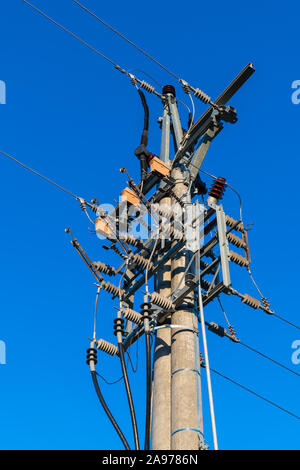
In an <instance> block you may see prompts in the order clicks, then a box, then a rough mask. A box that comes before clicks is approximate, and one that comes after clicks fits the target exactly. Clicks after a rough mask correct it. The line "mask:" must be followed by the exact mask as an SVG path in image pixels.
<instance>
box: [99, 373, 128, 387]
mask: <svg viewBox="0 0 300 470" xmlns="http://www.w3.org/2000/svg"><path fill="white" fill-rule="evenodd" d="M96 374H97V376H98V377H100V379H102V380H103V381H104V382H105V383H106V384H107V385H115V384H117V383H118V382H120V381H121V380H122V379H123V375H122V376H121V377H120V378H119V379H117V380H114V381H113V382H109V381H108V380H107V379H106V378H105V377H103V375H101V374H99V372H96Z"/></svg>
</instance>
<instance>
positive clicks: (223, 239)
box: [209, 203, 231, 288]
mask: <svg viewBox="0 0 300 470" xmlns="http://www.w3.org/2000/svg"><path fill="white" fill-rule="evenodd" d="M209 206H210V207H212V208H213V209H214V210H215V211H216V218H217V229H218V239H219V247H220V258H221V266H222V275H223V285H224V287H225V288H226V287H230V286H231V280H230V271H229V259H230V258H229V246H228V239H227V235H226V218H225V212H224V210H223V206H222V205H221V204H220V205H217V204H213V203H210V204H209Z"/></svg>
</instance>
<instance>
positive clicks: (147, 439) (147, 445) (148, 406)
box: [144, 236, 159, 450]
mask: <svg viewBox="0 0 300 470" xmlns="http://www.w3.org/2000/svg"><path fill="white" fill-rule="evenodd" d="M158 240H159V238H158V236H157V238H156V240H155V242H154V244H153V248H152V250H151V254H150V257H149V260H148V263H147V266H146V270H145V290H146V295H145V301H146V302H149V285H148V272H149V267H150V263H151V260H152V257H153V255H154V252H155V250H156V247H157V243H158ZM148 320H149V319H147V321H148ZM145 321H146V320H145ZM145 343H146V420H145V422H146V425H145V446H144V448H145V450H149V448H150V435H151V397H152V379H151V345H150V330H149V321H148V328H146V323H145Z"/></svg>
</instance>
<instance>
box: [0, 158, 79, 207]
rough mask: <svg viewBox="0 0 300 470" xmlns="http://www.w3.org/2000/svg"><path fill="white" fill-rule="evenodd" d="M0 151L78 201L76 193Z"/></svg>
mask: <svg viewBox="0 0 300 470" xmlns="http://www.w3.org/2000/svg"><path fill="white" fill-rule="evenodd" d="M0 153H2V154H3V155H5V156H6V157H7V158H9V159H10V160H13V161H14V162H15V163H17V164H18V165H20V166H21V167H23V168H25V169H26V170H28V171H31V173H34V174H35V175H37V176H39V177H40V178H42V179H44V180H45V181H47V182H48V183H51V184H52V185H53V186H56V187H57V188H58V189H60V190H61V191H64V192H65V193H67V194H69V195H70V196H72V197H74V198H75V199H77V200H78V201H79V200H80V199H81V198H80V197H79V196H76V194H74V193H72V192H71V191H69V190H68V189H66V188H64V187H63V186H60V185H59V184H57V183H55V182H54V181H52V180H51V179H49V178H47V177H46V176H44V175H42V174H41V173H39V172H37V171H36V170H33V169H32V168H31V167H29V166H27V165H25V164H24V163H22V162H20V161H19V160H17V159H16V158H15V157H13V156H12V155H9V154H8V153H6V152H4V151H3V150H0Z"/></svg>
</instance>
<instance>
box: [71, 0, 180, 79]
mask: <svg viewBox="0 0 300 470" xmlns="http://www.w3.org/2000/svg"><path fill="white" fill-rule="evenodd" d="M72 1H73V2H74V3H76V4H77V5H78V6H79V7H80V8H82V9H83V10H85V11H86V12H87V13H89V14H90V15H91V16H93V17H94V18H95V19H96V20H98V21H100V22H101V23H102V24H104V26H106V27H107V28H109V29H110V30H111V31H113V32H114V33H115V34H117V35H118V36H120V37H121V38H122V39H124V40H125V41H127V42H128V43H129V44H130V45H131V46H133V47H135V48H136V49H137V50H138V51H140V52H141V53H142V54H144V55H145V56H146V57H148V59H150V60H152V61H153V62H155V63H156V64H157V65H158V66H159V67H161V68H162V69H164V70H165V71H166V72H168V73H169V74H170V75H173V77H174V78H176V79H177V80H180V78H179V77H178V76H177V75H175V74H174V73H173V72H171V71H170V70H168V69H167V68H166V67H165V66H164V65H162V64H160V63H159V62H158V61H157V60H156V59H154V58H153V57H152V56H151V55H149V54H148V53H147V52H145V51H144V50H143V49H141V48H140V47H138V46H137V45H136V44H134V43H133V42H132V41H130V40H129V39H127V38H126V36H124V35H123V34H121V33H120V32H119V31H117V30H116V29H114V28H113V27H112V26H110V25H109V24H108V23H106V22H105V21H103V20H102V19H101V18H99V16H97V15H96V14H95V13H93V12H91V11H90V10H89V9H88V8H86V7H85V6H84V5H82V4H81V3H79V2H78V1H77V0H72Z"/></svg>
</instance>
